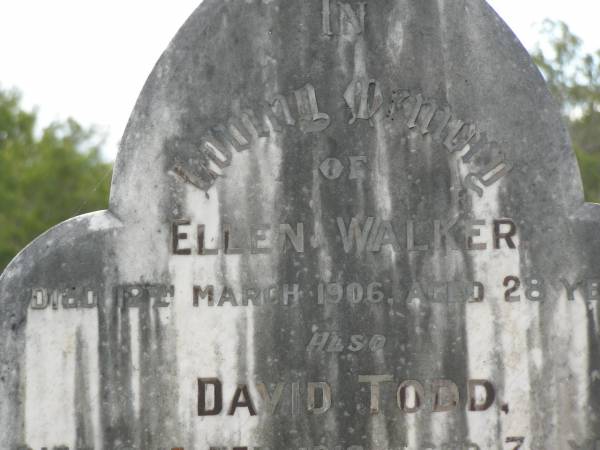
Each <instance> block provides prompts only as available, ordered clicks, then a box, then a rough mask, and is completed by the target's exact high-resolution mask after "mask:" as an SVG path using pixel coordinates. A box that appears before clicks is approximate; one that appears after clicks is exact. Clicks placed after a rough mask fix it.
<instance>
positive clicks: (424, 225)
mask: <svg viewBox="0 0 600 450" xmlns="http://www.w3.org/2000/svg"><path fill="white" fill-rule="evenodd" d="M240 228H241V227H237V228H234V227H233V226H232V225H230V224H224V225H223V226H221V227H220V228H219V229H214V227H210V226H208V225H206V224H192V221H191V220H188V219H179V220H175V221H173V222H172V224H171V237H172V240H171V251H172V253H173V254H174V255H179V256H192V255H196V256H214V255H240V254H251V255H261V254H270V253H272V252H273V251H278V252H282V251H284V250H287V249H291V250H293V251H294V252H296V253H304V252H305V251H306V247H307V244H308V242H310V245H311V247H312V248H318V247H319V245H320V242H319V241H320V240H319V239H318V238H316V237H314V236H311V237H310V239H307V237H308V236H306V234H307V233H306V230H305V226H304V223H302V222H298V223H296V224H287V223H284V224H278V225H250V226H248V227H247V228H246V229H245V230H242V229H240ZM335 229H336V231H337V233H338V236H337V238H338V239H335V241H339V242H341V243H342V245H343V249H344V251H345V252H346V253H357V254H359V253H364V252H369V253H378V252H381V251H382V249H384V248H391V249H393V250H394V251H409V252H447V251H453V250H467V251H482V250H504V249H508V250H516V248H517V245H516V244H517V235H518V232H517V226H516V224H515V222H514V221H513V220H511V219H494V220H480V219H469V220H465V221H461V220H458V219H454V220H452V221H443V220H431V221H415V220H407V221H403V222H399V221H390V220H385V219H381V218H376V217H367V218H365V219H360V218H358V217H353V218H352V219H350V220H347V219H344V218H342V217H338V218H336V219H335ZM328 244H330V242H328Z"/></svg>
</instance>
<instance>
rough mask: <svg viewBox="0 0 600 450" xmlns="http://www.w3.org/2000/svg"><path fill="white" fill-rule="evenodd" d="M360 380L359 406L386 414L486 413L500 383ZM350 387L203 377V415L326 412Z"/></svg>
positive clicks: (376, 377) (379, 377)
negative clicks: (361, 396)
mask: <svg viewBox="0 0 600 450" xmlns="http://www.w3.org/2000/svg"><path fill="white" fill-rule="evenodd" d="M356 381H357V382H358V384H357V389H359V390H360V392H361V393H363V394H364V403H362V404H359V405H357V410H358V411H366V410H367V409H368V411H369V412H370V414H371V415H378V414H383V412H382V411H383V410H385V411H386V412H387V411H391V410H396V411H397V412H398V413H400V414H405V415H408V414H417V413H420V412H424V413H434V414H437V413H452V412H455V411H458V410H465V409H466V411H467V412H472V413H481V412H485V411H487V410H489V409H490V408H491V407H492V406H493V405H494V403H495V401H496V390H495V388H494V385H493V384H492V383H491V382H489V381H487V380H468V381H467V382H466V384H465V385H462V386H459V385H458V384H456V383H454V382H453V381H451V380H448V379H434V380H429V381H424V382H421V381H417V380H404V381H397V380H395V379H394V377H393V376H392V375H359V376H358V378H357V380H356ZM346 389H347V387H344V392H336V390H335V389H334V387H333V386H332V385H331V384H330V383H327V382H323V381H316V382H308V383H299V382H291V383H290V382H279V383H276V384H266V383H255V384H252V385H251V384H237V385H232V386H226V385H225V386H224V384H223V382H222V381H221V380H220V379H219V378H199V379H198V416H201V417H207V416H234V415H236V414H249V415H250V416H256V415H258V414H261V415H262V414H266V415H291V416H298V415H304V414H309V415H322V414H325V413H327V412H328V411H330V410H331V409H332V408H335V401H336V400H335V399H336V395H340V396H341V397H344V399H347V398H355V395H354V394H353V393H348V392H346ZM225 392H228V393H227V394H226V393H225ZM231 392H233V394H231ZM345 403H347V401H346V402H345Z"/></svg>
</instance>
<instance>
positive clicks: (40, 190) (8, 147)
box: [0, 90, 111, 272]
mask: <svg viewBox="0 0 600 450" xmlns="http://www.w3.org/2000/svg"><path fill="white" fill-rule="evenodd" d="M36 120H37V117H36V114H35V113H34V112H26V111H23V109H22V108H21V106H20V98H19V95H18V94H17V93H15V92H6V91H1V90H0V272H1V271H2V270H3V269H4V267H5V266H6V265H7V264H8V263H9V262H10V260H11V259H12V258H13V257H14V256H15V255H16V254H17V253H18V252H19V251H20V250H21V249H22V248H23V247H25V246H26V245H27V244H29V243H30V242H31V241H32V240H33V239H35V238H36V237H37V236H39V235H40V234H42V233H43V232H44V231H46V230H48V229H49V228H50V227H52V226H54V225H56V224H58V223H60V222H62V221H64V220H66V219H69V218H71V217H73V216H75V215H77V214H82V213H85V212H90V211H96V210H100V209H106V208H107V205H108V194H109V190H110V178H111V177H110V172H111V164H108V163H105V162H103V161H102V159H101V157H100V149H99V146H98V144H94V143H93V141H94V139H96V140H97V136H96V135H95V133H94V132H93V131H92V130H86V129H83V128H82V127H81V126H80V125H79V124H78V123H77V122H75V121H74V120H68V121H66V122H65V123H54V124H51V125H50V126H48V127H46V128H45V129H43V130H42V132H41V135H40V134H39V133H37V134H36V132H35V127H36Z"/></svg>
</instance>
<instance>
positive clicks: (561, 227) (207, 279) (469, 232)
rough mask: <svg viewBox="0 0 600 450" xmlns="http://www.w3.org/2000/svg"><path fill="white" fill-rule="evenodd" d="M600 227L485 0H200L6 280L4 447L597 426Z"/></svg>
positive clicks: (388, 436) (382, 437)
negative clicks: (120, 129) (114, 148)
mask: <svg viewBox="0 0 600 450" xmlns="http://www.w3.org/2000/svg"><path fill="white" fill-rule="evenodd" d="M599 224H600V207H598V206H597V205H591V204H585V203H584V198H583V193H582V186H581V181H580V175H579V172H578V168H577V163H576V160H575V157H574V154H573V152H572V150H571V149H570V146H569V139H568V136H567V133H566V131H565V129H564V126H563V124H562V123H561V119H560V115H559V112H558V109H557V108H556V106H555V104H554V102H553V100H552V98H551V96H550V94H549V92H548V90H547V89H546V87H545V85H544V81H543V79H542V77H541V76H540V74H539V72H538V71H537V69H536V68H535V66H534V65H533V64H532V62H531V60H530V58H529V56H528V54H527V52H526V51H525V49H524V48H523V47H522V46H521V44H519V42H518V41H517V40H516V38H515V37H514V35H513V34H512V33H511V31H510V30H509V29H508V28H507V26H506V25H505V24H504V23H503V22H502V21H501V20H500V19H499V18H498V17H497V15H496V14H495V13H494V12H493V11H492V10H491V9H490V7H489V6H488V5H487V4H486V3H485V2H484V1H483V0H369V1H365V2H358V1H353V0H347V1H335V0H302V1H295V0H294V1H291V0H246V1H242V0H206V1H204V2H203V3H202V5H201V6H200V7H199V8H198V10H197V11H196V12H195V13H194V14H193V15H192V17H191V18H190V19H189V20H188V22H187V23H186V24H185V25H184V26H183V28H182V30H181V31H180V32H179V34H178V35H177V36H176V37H175V39H174V41H173V42H172V44H171V45H170V47H169V48H168V49H167V51H166V52H165V53H164V55H163V56H162V58H161V59H160V61H159V62H158V64H157V66H156V68H155V69H154V71H153V73H152V75H151V76H150V78H149V80H148V82H147V83H146V86H145V87H144V90H143V92H142V93H141V95H140V98H139V101H138V103H137V105H136V107H135V110H134V112H133V114H132V116H131V120H130V122H129V126H128V128H127V131H126V133H125V136H124V138H123V141H122V145H121V151H120V153H119V156H118V159H117V162H116V167H115V172H114V180H113V186H112V193H111V199H110V208H109V210H108V211H105V212H99V213H95V214H90V215H86V216H82V217H77V218H74V219H72V220H70V221H68V222H65V223H63V224H61V225H59V226H57V227H56V228H54V229H52V230H50V231H49V232H47V233H46V234H44V235H43V236H42V237H40V238H39V239H37V240H36V241H35V242H34V243H32V244H31V245H30V246H29V247H27V248H26V249H25V250H24V251H23V252H22V253H21V254H20V255H19V256H18V257H17V258H16V259H15V261H14V262H13V263H12V264H11V265H10V266H9V267H8V268H7V269H6V271H5V272H4V274H3V275H2V278H0V321H1V322H0V325H1V326H0V345H1V352H0V360H1V361H0V394H1V395H0V429H1V432H0V448H1V449H10V450H13V449H18V448H19V449H21V448H23V449H29V448H30V449H33V450H39V449H41V448H48V449H52V448H61V449H65V448H68V449H87V448H94V449H109V450H112V449H143V450H154V449H175V448H184V449H199V450H204V449H207V450H208V449H211V448H212V449H246V448H248V449H253V448H261V449H265V448H268V449H271V450H282V449H327V450H333V449H336V450H346V449H352V450H358V449H364V450H367V449H372V450H375V449H384V450H387V449H389V450H391V449H404V448H409V449H518V448H520V449H560V450H562V449H594V448H598V441H597V439H599V438H600V417H599V416H598V414H599V413H600V335H599V320H600V315H599V312H598V301H599V300H600V272H599V269H600V230H599V228H598V226H599Z"/></svg>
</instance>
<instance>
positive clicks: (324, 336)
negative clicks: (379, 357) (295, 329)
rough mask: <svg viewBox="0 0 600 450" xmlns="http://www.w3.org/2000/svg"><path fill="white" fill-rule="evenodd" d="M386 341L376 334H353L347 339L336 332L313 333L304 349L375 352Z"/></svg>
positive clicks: (327, 351)
mask: <svg viewBox="0 0 600 450" xmlns="http://www.w3.org/2000/svg"><path fill="white" fill-rule="evenodd" d="M385 343H386V337H385V336H382V335H380V334H376V335H374V336H372V337H368V336H364V335H361V334H354V335H352V336H350V337H349V338H348V339H344V338H342V337H340V336H339V335H338V334H337V333H329V332H322V333H314V334H313V337H312V338H311V340H310V342H309V343H308V346H307V348H306V351H308V352H326V353H342V352H344V351H349V352H351V353H358V352H361V351H363V350H365V351H366V350H368V351H370V352H373V353H374V352H377V351H379V350H383V348H384V347H385Z"/></svg>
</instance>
